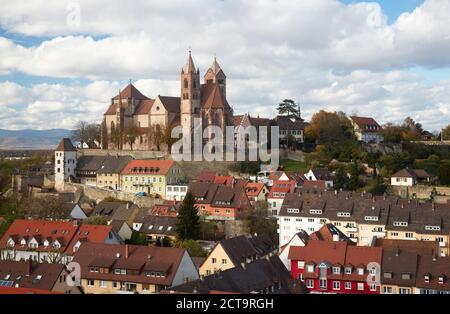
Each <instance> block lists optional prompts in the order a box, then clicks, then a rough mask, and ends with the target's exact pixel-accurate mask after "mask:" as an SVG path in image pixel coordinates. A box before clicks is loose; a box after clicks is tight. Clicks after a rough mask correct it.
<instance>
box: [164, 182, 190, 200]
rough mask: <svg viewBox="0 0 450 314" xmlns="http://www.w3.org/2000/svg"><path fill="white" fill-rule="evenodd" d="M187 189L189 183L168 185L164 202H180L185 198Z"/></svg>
mask: <svg viewBox="0 0 450 314" xmlns="http://www.w3.org/2000/svg"><path fill="white" fill-rule="evenodd" d="M188 187H189V183H187V182H180V183H174V184H168V185H167V186H166V197H165V199H166V200H169V201H182V200H184V197H185V196H186V193H187V190H188Z"/></svg>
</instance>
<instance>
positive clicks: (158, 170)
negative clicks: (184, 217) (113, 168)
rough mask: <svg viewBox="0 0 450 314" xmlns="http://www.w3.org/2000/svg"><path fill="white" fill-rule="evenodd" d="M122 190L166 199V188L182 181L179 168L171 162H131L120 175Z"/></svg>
mask: <svg viewBox="0 0 450 314" xmlns="http://www.w3.org/2000/svg"><path fill="white" fill-rule="evenodd" d="M121 180H122V182H121V186H122V190H123V191H125V192H129V193H145V194H148V195H159V196H160V197H161V198H165V197H166V186H167V185H168V184H169V185H171V184H175V183H179V182H182V181H183V180H184V177H183V173H182V169H181V167H180V166H179V165H178V164H176V163H175V162H174V161H173V160H132V161H130V162H129V163H128V164H127V165H126V167H125V168H124V169H123V170H122V173H121Z"/></svg>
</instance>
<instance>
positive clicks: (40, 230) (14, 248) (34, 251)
mask: <svg viewBox="0 0 450 314" xmlns="http://www.w3.org/2000/svg"><path fill="white" fill-rule="evenodd" d="M89 242H93V243H106V244H114V243H120V242H119V239H118V237H117V235H116V234H115V233H114V232H112V230H111V227H108V226H93V225H92V226H91V225H81V226H80V225H78V223H76V222H75V223H73V222H64V221H46V220H21V219H17V220H15V221H14V222H13V223H12V225H11V226H10V227H9V228H8V230H7V231H6V233H5V234H4V235H3V237H2V239H1V240H0V253H1V258H2V259H11V260H15V261H21V260H28V259H31V260H33V261H36V262H50V263H62V264H67V263H69V262H70V261H71V260H72V258H73V254H74V253H75V252H76V251H77V250H78V249H79V248H80V246H81V245H82V244H85V243H89Z"/></svg>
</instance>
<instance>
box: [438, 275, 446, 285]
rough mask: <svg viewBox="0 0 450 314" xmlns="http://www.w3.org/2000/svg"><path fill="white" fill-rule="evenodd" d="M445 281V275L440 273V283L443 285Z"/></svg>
mask: <svg viewBox="0 0 450 314" xmlns="http://www.w3.org/2000/svg"><path fill="white" fill-rule="evenodd" d="M444 281H445V275H440V276H439V284H440V285H443V284H444Z"/></svg>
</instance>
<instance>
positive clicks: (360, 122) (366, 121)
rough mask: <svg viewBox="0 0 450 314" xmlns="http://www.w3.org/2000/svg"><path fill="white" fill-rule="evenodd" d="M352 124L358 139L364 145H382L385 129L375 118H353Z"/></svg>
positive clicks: (351, 118)
mask: <svg viewBox="0 0 450 314" xmlns="http://www.w3.org/2000/svg"><path fill="white" fill-rule="evenodd" d="M350 122H351V124H352V125H353V130H354V132H355V135H356V138H357V139H358V141H360V142H364V143H377V144H379V143H381V142H383V141H384V138H383V134H382V131H383V128H382V127H381V126H380V125H379V124H378V122H377V121H375V119H373V118H367V117H357V116H351V117H350Z"/></svg>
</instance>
